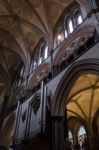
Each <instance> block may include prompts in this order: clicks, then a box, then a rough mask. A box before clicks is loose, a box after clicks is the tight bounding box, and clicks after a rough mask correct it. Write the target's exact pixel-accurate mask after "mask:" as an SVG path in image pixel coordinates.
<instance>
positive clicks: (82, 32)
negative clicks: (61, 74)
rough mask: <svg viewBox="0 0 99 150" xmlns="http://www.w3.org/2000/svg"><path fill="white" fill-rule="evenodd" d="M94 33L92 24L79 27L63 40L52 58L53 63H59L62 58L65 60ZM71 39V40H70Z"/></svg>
mask: <svg viewBox="0 0 99 150" xmlns="http://www.w3.org/2000/svg"><path fill="white" fill-rule="evenodd" d="M94 33H95V27H94V26H87V25H86V26H84V27H82V28H79V29H78V31H76V32H75V33H74V34H72V35H71V36H70V37H68V38H67V39H66V40H64V42H63V45H62V48H61V51H58V53H57V55H56V56H55V58H54V61H53V65H57V64H59V63H60V62H61V61H63V60H67V59H68V58H69V57H70V56H71V55H72V54H73V53H74V52H75V51H76V52H77V51H79V49H80V47H82V46H84V45H85V44H86V43H87V42H88V41H89V40H90V39H91V38H92V37H93V36H94ZM71 41H72V42H71Z"/></svg>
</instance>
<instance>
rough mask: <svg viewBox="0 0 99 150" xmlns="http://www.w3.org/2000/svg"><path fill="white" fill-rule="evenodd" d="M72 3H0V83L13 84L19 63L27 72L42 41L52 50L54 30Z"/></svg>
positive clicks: (6, 0) (9, 0)
mask: <svg viewBox="0 0 99 150" xmlns="http://www.w3.org/2000/svg"><path fill="white" fill-rule="evenodd" d="M72 1H73V0H69V1H68V0H0V71H1V72H3V73H1V74H0V76H1V77H0V78H1V81H2V82H3V83H4V82H8V80H10V81H11V82H12V81H13V78H15V75H16V72H17V70H18V68H19V66H20V64H21V63H23V64H24V65H25V67H26V69H27V70H28V69H29V67H30V63H31V60H32V55H33V52H34V49H35V47H36V46H37V44H38V43H39V41H40V39H41V38H45V39H46V42H47V43H48V45H49V48H50V49H52V48H53V35H54V33H53V30H54V28H55V26H56V23H57V21H58V19H59V18H60V16H61V14H62V13H63V11H64V10H65V9H66V7H67V6H68V5H69V4H70V3H71V2H72Z"/></svg>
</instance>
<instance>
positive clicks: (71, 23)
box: [68, 19, 74, 33]
mask: <svg viewBox="0 0 99 150" xmlns="http://www.w3.org/2000/svg"><path fill="white" fill-rule="evenodd" d="M73 30H74V27H73V21H72V19H69V20H68V31H69V33H72V32H73Z"/></svg>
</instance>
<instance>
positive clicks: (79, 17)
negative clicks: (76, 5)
mask: <svg viewBox="0 0 99 150" xmlns="http://www.w3.org/2000/svg"><path fill="white" fill-rule="evenodd" d="M82 22H83V19H82V15H81V13H80V12H79V11H77V12H76V13H75V23H76V26H78V25H79V24H81V23H82Z"/></svg>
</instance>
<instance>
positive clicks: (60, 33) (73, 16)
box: [54, 3, 83, 47]
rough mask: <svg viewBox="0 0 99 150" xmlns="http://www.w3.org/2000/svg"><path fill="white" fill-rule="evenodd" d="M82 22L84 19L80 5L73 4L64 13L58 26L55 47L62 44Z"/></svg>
mask: <svg viewBox="0 0 99 150" xmlns="http://www.w3.org/2000/svg"><path fill="white" fill-rule="evenodd" d="M82 22H83V17H82V13H81V10H80V6H79V4H78V3H72V4H71V6H70V7H69V8H67V9H66V10H65V11H64V12H63V15H62V16H61V19H60V21H59V24H58V25H57V26H56V30H57V32H56V33H55V41H54V47H56V46H58V45H59V44H61V43H62V42H63V40H64V39H65V38H68V35H69V34H71V33H72V32H73V31H74V29H75V28H76V27H77V26H78V25H80V24H81V23H82Z"/></svg>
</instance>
